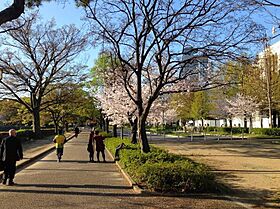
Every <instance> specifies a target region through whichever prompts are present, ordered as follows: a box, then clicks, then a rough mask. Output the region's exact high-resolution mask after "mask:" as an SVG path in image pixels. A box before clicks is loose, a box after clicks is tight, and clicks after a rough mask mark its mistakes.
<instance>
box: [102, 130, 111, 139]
mask: <svg viewBox="0 0 280 209" xmlns="http://www.w3.org/2000/svg"><path fill="white" fill-rule="evenodd" d="M99 135H101V136H103V137H105V138H111V137H112V134H111V133H107V132H105V131H101V132H99Z"/></svg>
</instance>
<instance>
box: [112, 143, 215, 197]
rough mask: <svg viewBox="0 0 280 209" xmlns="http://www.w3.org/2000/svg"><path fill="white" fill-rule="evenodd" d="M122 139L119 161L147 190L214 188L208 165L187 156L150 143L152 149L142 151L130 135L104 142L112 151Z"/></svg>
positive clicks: (186, 190) (176, 190)
mask: <svg viewBox="0 0 280 209" xmlns="http://www.w3.org/2000/svg"><path fill="white" fill-rule="evenodd" d="M122 142H124V143H125V144H126V147H125V149H122V150H121V152H120V164H121V165H122V167H123V168H124V169H125V170H126V171H127V172H128V174H129V175H130V176H131V177H132V178H133V179H134V180H135V182H136V183H137V184H138V185H141V186H143V187H145V188H147V189H149V190H153V191H159V192H208V191H214V190H216V182H215V178H214V175H213V173H211V172H210V169H209V168H208V167H207V166H205V165H202V164H199V163H195V162H193V161H191V160H190V159H187V158H184V157H181V156H178V155H174V154H170V153H168V152H166V151H164V150H161V149H159V148H155V147H151V152H150V153H147V154H144V153H141V150H140V147H139V145H133V144H130V142H129V139H124V140H121V139H120V138H108V139H107V140H106V146H107V148H108V149H109V150H110V151H111V153H115V147H117V146H118V145H119V144H121V143H122Z"/></svg>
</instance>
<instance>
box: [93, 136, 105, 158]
mask: <svg viewBox="0 0 280 209" xmlns="http://www.w3.org/2000/svg"><path fill="white" fill-rule="evenodd" d="M93 139H94V140H95V148H96V153H97V161H98V162H100V160H99V155H100V152H101V154H102V158H103V162H106V160H105V144H104V139H105V138H104V137H103V136H101V135H99V131H95V132H94V137H93Z"/></svg>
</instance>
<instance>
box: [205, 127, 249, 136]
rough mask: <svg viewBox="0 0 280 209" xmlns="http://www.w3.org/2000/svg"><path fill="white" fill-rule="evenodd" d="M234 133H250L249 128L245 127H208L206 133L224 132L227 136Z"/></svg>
mask: <svg viewBox="0 0 280 209" xmlns="http://www.w3.org/2000/svg"><path fill="white" fill-rule="evenodd" d="M231 131H232V133H233V134H242V132H243V133H249V128H243V127H232V128H230V127H207V128H206V132H222V133H226V134H230V133H231Z"/></svg>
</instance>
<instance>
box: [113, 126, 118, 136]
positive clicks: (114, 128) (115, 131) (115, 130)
mask: <svg viewBox="0 0 280 209" xmlns="http://www.w3.org/2000/svg"><path fill="white" fill-rule="evenodd" d="M113 137H117V125H113Z"/></svg>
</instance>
